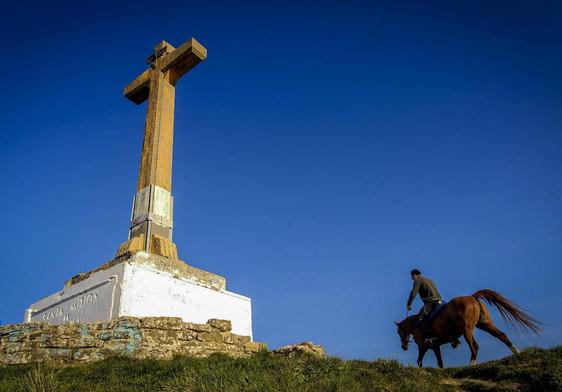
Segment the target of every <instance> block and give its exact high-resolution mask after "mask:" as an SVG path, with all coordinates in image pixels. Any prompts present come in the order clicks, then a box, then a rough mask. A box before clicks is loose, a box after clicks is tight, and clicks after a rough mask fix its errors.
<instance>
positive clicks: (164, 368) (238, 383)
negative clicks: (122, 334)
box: [0, 346, 562, 392]
mask: <svg viewBox="0 0 562 392" xmlns="http://www.w3.org/2000/svg"><path fill="white" fill-rule="evenodd" d="M0 391H2V392H4V391H6V392H8V391H9V392H36V391H41V392H66V391H72V392H82V391H84V392H90V391H92V392H94V391H96V392H98V391H103V392H107V391H109V392H132V391H135V392H142V391H151V392H153V391H160V392H180V391H181V392H211V391H213V392H214V391H220V392H238V391H240V392H242V391H244V392H252V391H260V392H261V391H266V392H267V391H284V392H285V391H286V392H292V391H299V392H301V391H302V392H308V391H314V392H316V391H318V392H324V391H326V392H328V391H330V392H332V391H333V392H336V391H351V392H354V391H369V392H371V391H385V392H387V391H388V392H391V391H397V392H398V391H399V392H402V391H404V392H407V391H422V392H423V391H428V392H429V391H431V392H440V391H541V392H542V391H553V392H555V391H562V346H558V347H553V348H551V349H537V348H532V349H527V350H525V351H524V352H523V353H522V354H520V355H518V356H511V357H508V358H505V359H503V360H500V361H492V362H487V363H484V364H481V365H478V366H475V367H470V368H468V367H465V368H451V369H446V370H438V369H418V368H414V367H409V366H403V365H401V364H400V363H398V362H397V361H392V360H384V359H379V360H376V361H344V360H341V359H339V358H327V359H317V358H312V357H308V356H300V357H293V358H283V357H275V356H273V355H271V354H270V353H268V352H262V353H259V354H257V355H255V356H253V357H250V358H245V359H234V358H229V357H226V356H223V355H214V356H211V357H209V358H205V359H196V358H187V357H178V358H176V359H174V360H171V361H158V360H132V359H128V358H111V359H107V360H105V361H100V362H95V363H90V364H83V365H76V366H62V365H57V364H30V365H11V366H1V367H0Z"/></svg>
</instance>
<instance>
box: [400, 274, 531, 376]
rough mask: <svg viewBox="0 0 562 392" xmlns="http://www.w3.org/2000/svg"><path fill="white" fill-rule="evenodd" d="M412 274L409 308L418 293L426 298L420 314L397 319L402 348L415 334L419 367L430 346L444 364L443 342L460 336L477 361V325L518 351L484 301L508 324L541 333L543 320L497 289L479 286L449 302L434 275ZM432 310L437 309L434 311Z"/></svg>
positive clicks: (407, 344)
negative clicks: (497, 323)
mask: <svg viewBox="0 0 562 392" xmlns="http://www.w3.org/2000/svg"><path fill="white" fill-rule="evenodd" d="M411 275H412V280H413V281H414V286H413V288H412V292H411V293H410V297H409V298H408V303H407V305H406V309H407V310H408V311H410V310H411V308H412V302H413V301H414V298H415V297H416V296H417V295H418V294H419V295H420V298H421V299H422V301H423V302H424V306H423V308H422V309H421V311H420V312H419V314H418V315H415V316H409V317H406V318H405V319H404V320H402V321H396V322H395V323H396V326H397V327H398V330H397V332H398V336H400V344H401V347H402V349H403V350H404V351H406V350H408V346H409V344H410V341H411V339H412V338H413V340H414V342H415V343H416V345H417V346H418V360H417V362H418V365H419V366H420V367H421V366H422V361H423V357H424V355H425V353H426V352H427V351H428V350H432V351H433V353H434V354H435V358H436V359H437V365H438V366H439V367H443V359H442V358H441V348H440V346H441V345H442V344H446V343H451V345H452V346H453V347H457V346H458V345H459V344H460V341H459V340H458V339H459V337H461V336H463V337H464V339H465V340H466V343H467V344H468V347H469V348H470V364H471V365H473V364H475V363H476V356H477V355H478V343H476V340H475V339H474V329H475V328H478V329H480V330H482V331H485V332H487V333H489V334H490V335H492V336H494V337H495V338H497V339H499V340H500V341H502V342H503V343H504V344H505V345H506V346H507V347H508V348H509V349H510V350H511V351H512V352H513V353H514V354H517V353H519V350H518V349H517V348H516V347H515V346H514V345H513V343H511V341H510V340H509V338H508V337H507V335H506V334H505V333H503V332H502V331H500V330H499V329H498V328H497V327H496V326H495V325H494V323H493V321H492V317H491V316H490V312H489V311H488V308H487V306H486V305H485V304H484V302H486V303H488V304H489V305H492V306H495V307H496V308H497V309H498V310H499V312H500V315H501V316H502V318H503V319H504V320H505V321H506V322H507V323H508V324H510V325H512V326H514V327H517V328H521V329H522V330H527V331H531V332H534V333H536V334H537V335H538V334H539V333H540V327H539V325H540V324H541V323H540V322H539V321H538V320H536V319H535V318H534V317H532V316H531V315H529V314H528V313H526V312H525V311H524V310H523V309H521V308H520V307H518V306H517V305H515V304H514V303H513V302H511V301H510V300H509V299H507V298H506V297H504V296H503V295H501V294H500V293H498V292H496V291H494V290H491V289H483V290H478V291H477V292H475V293H474V294H472V295H468V296H460V297H455V298H453V299H451V300H450V301H449V302H448V303H447V304H441V302H442V301H443V300H442V299H441V295H440V294H439V291H437V288H435V284H434V283H433V281H432V280H431V279H429V278H426V277H425V276H422V274H421V272H420V271H419V270H417V269H414V270H412V271H411ZM440 305H442V306H441V308H440V309H441V310H438V311H437V312H434V310H435V309H436V308H438V307H439V306H440ZM432 312H434V314H433V315H432V314H431V313H432Z"/></svg>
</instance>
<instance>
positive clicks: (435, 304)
mask: <svg viewBox="0 0 562 392" xmlns="http://www.w3.org/2000/svg"><path fill="white" fill-rule="evenodd" d="M410 276H411V278H412V280H413V281H414V285H413V287H412V291H411V292H410V296H409V297H408V303H407V304H406V311H408V312H409V311H410V310H412V303H413V302H414V299H415V298H416V296H417V295H418V294H419V295H420V298H421V300H422V301H423V306H422V308H421V309H420V312H419V313H418V326H419V327H420V328H421V330H422V331H423V333H424V336H426V339H425V342H426V343H427V344H428V345H429V346H431V345H433V343H434V340H435V338H434V336H433V331H432V328H431V320H430V318H431V317H430V316H431V315H432V314H433V312H434V311H436V310H437V309H438V308H439V307H441V306H443V305H444V302H443V299H442V298H441V294H439V291H438V290H437V287H435V283H433V280H431V279H429V278H427V277H425V276H423V275H422V274H421V271H420V270H419V269H416V268H414V269H413V270H411V271H410ZM460 344H461V342H460V340H458V339H455V340H454V341H453V342H452V343H451V346H452V347H453V348H457V347H458V346H460Z"/></svg>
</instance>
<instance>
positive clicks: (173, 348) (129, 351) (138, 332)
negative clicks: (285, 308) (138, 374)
mask: <svg viewBox="0 0 562 392" xmlns="http://www.w3.org/2000/svg"><path fill="white" fill-rule="evenodd" d="M229 331H230V321H226V320H216V319H213V320H209V322H208V323H207V324H194V323H184V322H182V321H181V319H180V318H177V317H146V318H136V317H120V318H118V319H116V320H113V321H111V322H99V323H90V324H61V325H51V324H46V323H25V324H11V325H4V326H0V364H22V363H30V362H38V361H45V360H50V361H57V362H91V361H98V360H102V359H105V358H108V357H111V356H130V357H133V358H155V359H171V358H173V357H175V356H177V355H189V356H195V357H206V356H209V355H211V354H213V353H224V354H227V355H231V356H234V357H243V356H248V355H251V354H253V353H255V352H257V351H260V350H266V349H267V346H266V345H265V344H263V343H256V342H252V341H250V340H251V339H250V337H249V336H240V335H235V334H233V333H231V332H229Z"/></svg>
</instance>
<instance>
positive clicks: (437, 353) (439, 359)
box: [432, 346, 443, 369]
mask: <svg viewBox="0 0 562 392" xmlns="http://www.w3.org/2000/svg"><path fill="white" fill-rule="evenodd" d="M432 350H433V353H434V354H435V358H436V359H437V366H439V367H440V368H441V369H443V358H442V357H441V346H435V347H433V349H432Z"/></svg>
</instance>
